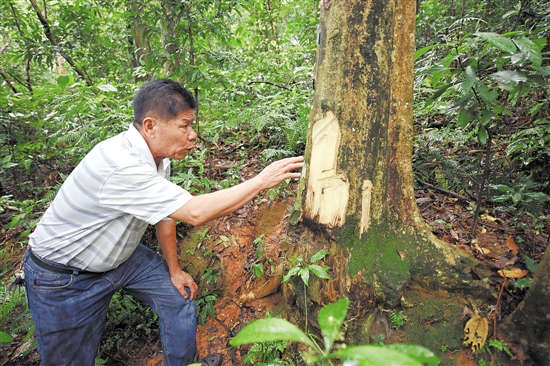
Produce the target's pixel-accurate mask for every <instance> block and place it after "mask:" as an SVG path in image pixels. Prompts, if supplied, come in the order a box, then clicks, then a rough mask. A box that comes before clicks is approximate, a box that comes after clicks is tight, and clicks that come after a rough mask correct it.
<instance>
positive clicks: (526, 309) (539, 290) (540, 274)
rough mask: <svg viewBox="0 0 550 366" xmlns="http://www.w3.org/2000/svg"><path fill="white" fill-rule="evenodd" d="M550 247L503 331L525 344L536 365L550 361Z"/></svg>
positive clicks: (507, 336)
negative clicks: (549, 309) (549, 308)
mask: <svg viewBox="0 0 550 366" xmlns="http://www.w3.org/2000/svg"><path fill="white" fill-rule="evenodd" d="M548 304H550V251H548V250H546V252H545V253H544V256H543V258H542V261H541V262H540V263H539V265H538V268H537V273H536V275H535V278H534V280H533V283H532V284H531V287H530V288H529V291H528V292H527V294H526V295H525V297H524V299H523V300H522V302H521V303H520V304H519V306H518V307H517V308H516V309H515V310H514V312H513V313H512V314H510V316H509V317H508V318H506V320H505V321H504V323H503V325H502V327H501V331H500V332H499V334H500V335H501V336H503V337H504V338H505V339H507V340H509V341H511V342H513V343H517V344H519V345H521V347H522V348H523V349H525V350H527V351H528V353H529V356H530V357H531V358H532V359H533V360H532V361H533V362H534V364H536V365H550V312H549V311H548Z"/></svg>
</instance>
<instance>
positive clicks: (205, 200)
mask: <svg viewBox="0 0 550 366" xmlns="http://www.w3.org/2000/svg"><path fill="white" fill-rule="evenodd" d="M194 107H195V101H194V100H193V97H192V96H191V94H190V93H189V92H188V91H187V90H186V89H185V88H183V87H182V86H181V85H180V84H178V83H176V82H174V81H171V80H166V79H164V80H156V81H152V82H150V83H148V84H146V85H144V86H143V87H142V88H141V89H140V90H139V91H138V92H137V94H136V96H135V98H134V123H133V124H131V125H130V126H129V128H128V130H127V131H126V132H123V133H121V134H119V135H117V136H114V137H112V138H110V139H107V140H105V141H103V142H101V143H99V144H98V145H97V146H95V147H94V148H93V149H92V150H91V151H90V152H89V153H88V154H87V155H86V156H85V157H84V159H83V160H82V161H81V162H80V164H78V166H77V167H76V168H75V169H74V170H73V172H72V173H71V174H70V175H69V177H67V179H66V181H65V182H64V183H63V185H62V187H61V189H60V190H59V192H58V194H57V196H56V197H55V199H54V201H53V202H52V203H51V205H50V207H49V208H48V210H47V211H46V212H45V213H44V216H43V217H42V219H41V220H40V222H39V223H38V225H37V227H36V230H35V231H34V232H33V233H32V234H31V236H30V240H29V250H28V251H27V253H26V255H25V286H26V289H27V296H28V299H29V308H30V311H31V314H32V316H33V319H34V322H35V331H36V339H37V343H38V353H39V354H40V357H41V364H42V365H57V366H61V365H77V366H86V365H93V364H94V359H95V355H96V353H97V350H98V347H99V343H100V339H101V333H102V330H103V324H104V321H105V316H106V312H107V309H108V305H109V301H110V299H111V296H112V295H113V293H114V292H115V291H116V290H118V289H121V288H124V289H125V290H126V291H127V292H129V293H130V294H132V295H133V296H135V297H136V298H138V299H140V300H142V301H144V302H146V303H147V304H149V305H150V306H151V307H152V308H153V309H154V310H155V312H156V313H157V315H158V318H159V327H160V334H161V341H162V349H163V354H164V363H165V365H185V364H187V363H190V362H192V361H193V358H194V355H195V330H196V314H195V304H194V301H193V300H194V299H195V297H196V295H197V285H196V284H195V282H194V281H193V278H191V276H190V275H189V274H187V273H185V272H184V271H182V270H181V268H180V267H179V264H178V258H177V249H176V229H175V220H182V221H185V222H187V223H189V224H192V225H200V224H202V223H204V222H207V221H209V220H211V219H214V218H216V217H218V216H221V215H225V214H228V213H230V212H233V211H234V210H236V209H238V208H240V207H242V206H243V205H244V204H245V203H247V202H248V201H250V200H251V199H252V198H254V197H255V196H256V195H257V194H258V193H259V192H261V191H262V190H264V189H266V188H270V187H273V186H276V185H277V184H279V183H280V182H281V181H282V180H284V179H286V178H295V177H299V176H300V173H295V172H293V171H295V170H296V169H299V168H301V167H302V166H303V163H302V160H303V159H302V158H301V157H295V158H288V159H283V160H280V161H277V162H274V163H272V164H271V165H269V166H267V167H266V168H265V169H264V170H263V171H262V172H261V173H260V174H258V175H257V176H255V177H254V178H252V179H250V180H247V181H245V182H243V183H241V184H238V185H236V186H233V187H231V188H228V189H224V190H221V191H217V192H213V193H208V194H203V195H199V196H191V195H190V194H189V193H188V192H187V191H185V190H184V189H183V188H181V187H179V186H177V185H175V184H173V183H171V182H170V181H168V180H167V178H168V176H169V174H170V165H169V164H170V161H169V159H170V158H174V159H183V158H184V157H185V156H186V155H187V154H188V153H189V151H190V150H191V149H192V148H193V147H194V142H195V139H196V138H197V135H196V134H195V132H194V131H193V129H192V122H193V119H194V112H193V109H194ZM148 224H151V225H155V227H156V233H157V239H158V241H159V244H160V247H161V250H162V253H163V256H164V259H163V258H161V257H160V256H159V255H157V254H156V253H155V252H153V251H152V250H150V249H148V248H146V247H145V246H143V245H142V244H140V243H139V241H140V240H141V236H142V235H143V233H144V231H145V229H146V227H147V225H148Z"/></svg>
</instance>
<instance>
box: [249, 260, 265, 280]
mask: <svg viewBox="0 0 550 366" xmlns="http://www.w3.org/2000/svg"><path fill="white" fill-rule="evenodd" d="M252 270H253V271H254V276H256V278H260V277H262V276H263V274H264V264H263V263H256V264H254V265H253V266H252Z"/></svg>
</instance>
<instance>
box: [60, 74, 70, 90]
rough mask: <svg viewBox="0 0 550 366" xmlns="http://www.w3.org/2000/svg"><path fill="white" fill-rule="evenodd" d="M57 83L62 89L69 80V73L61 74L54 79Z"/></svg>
mask: <svg viewBox="0 0 550 366" xmlns="http://www.w3.org/2000/svg"><path fill="white" fill-rule="evenodd" d="M56 82H57V85H59V87H61V88H62V89H65V88H66V87H67V85H69V83H70V82H71V77H70V76H69V75H61V76H59V77H58V78H57V79H56Z"/></svg>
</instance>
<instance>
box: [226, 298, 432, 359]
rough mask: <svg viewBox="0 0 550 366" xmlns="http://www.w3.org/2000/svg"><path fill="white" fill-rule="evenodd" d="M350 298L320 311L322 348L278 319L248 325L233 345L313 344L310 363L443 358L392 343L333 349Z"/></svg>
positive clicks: (311, 345)
mask: <svg viewBox="0 0 550 366" xmlns="http://www.w3.org/2000/svg"><path fill="white" fill-rule="evenodd" d="M348 306H349V301H348V299H347V298H342V299H340V300H338V301H337V302H335V303H332V304H328V305H326V306H324V307H323V308H322V309H321V310H320V311H319V314H318V323H319V327H320V328H321V334H322V336H323V347H324V348H321V347H320V346H319V345H318V344H317V343H316V342H315V341H314V339H313V338H312V337H310V336H307V335H306V334H305V333H304V332H302V331H301V330H300V329H299V328H298V327H296V326H295V325H293V324H292V323H290V322H288V321H286V320H284V319H278V318H266V319H259V320H255V321H253V322H251V323H250V324H248V325H247V326H246V327H244V328H243V329H242V330H241V331H240V332H239V333H238V334H237V335H236V336H235V337H233V338H232V339H231V340H230V342H229V343H230V344H231V345H232V346H233V347H236V346H240V345H243V344H250V343H253V344H256V343H258V342H276V341H295V342H300V343H303V344H305V345H307V346H308V347H309V350H308V351H307V352H305V353H302V358H303V359H304V361H305V363H306V364H308V365H311V364H318V365H324V364H327V363H328V364H332V361H331V360H333V359H339V360H341V361H344V362H345V361H354V364H357V365H367V366H376V365H382V364H392V365H411V366H412V365H418V366H422V365H429V366H432V365H438V364H439V359H438V358H437V357H436V356H435V355H434V354H433V353H432V352H431V351H429V350H427V349H425V348H423V347H421V346H414V345H390V346H375V345H362V346H346V345H345V344H342V345H340V347H339V348H337V349H336V350H333V346H334V342H335V341H336V340H340V339H341V338H342V335H341V328H342V325H343V324H344V320H345V318H346V314H347V310H348Z"/></svg>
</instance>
